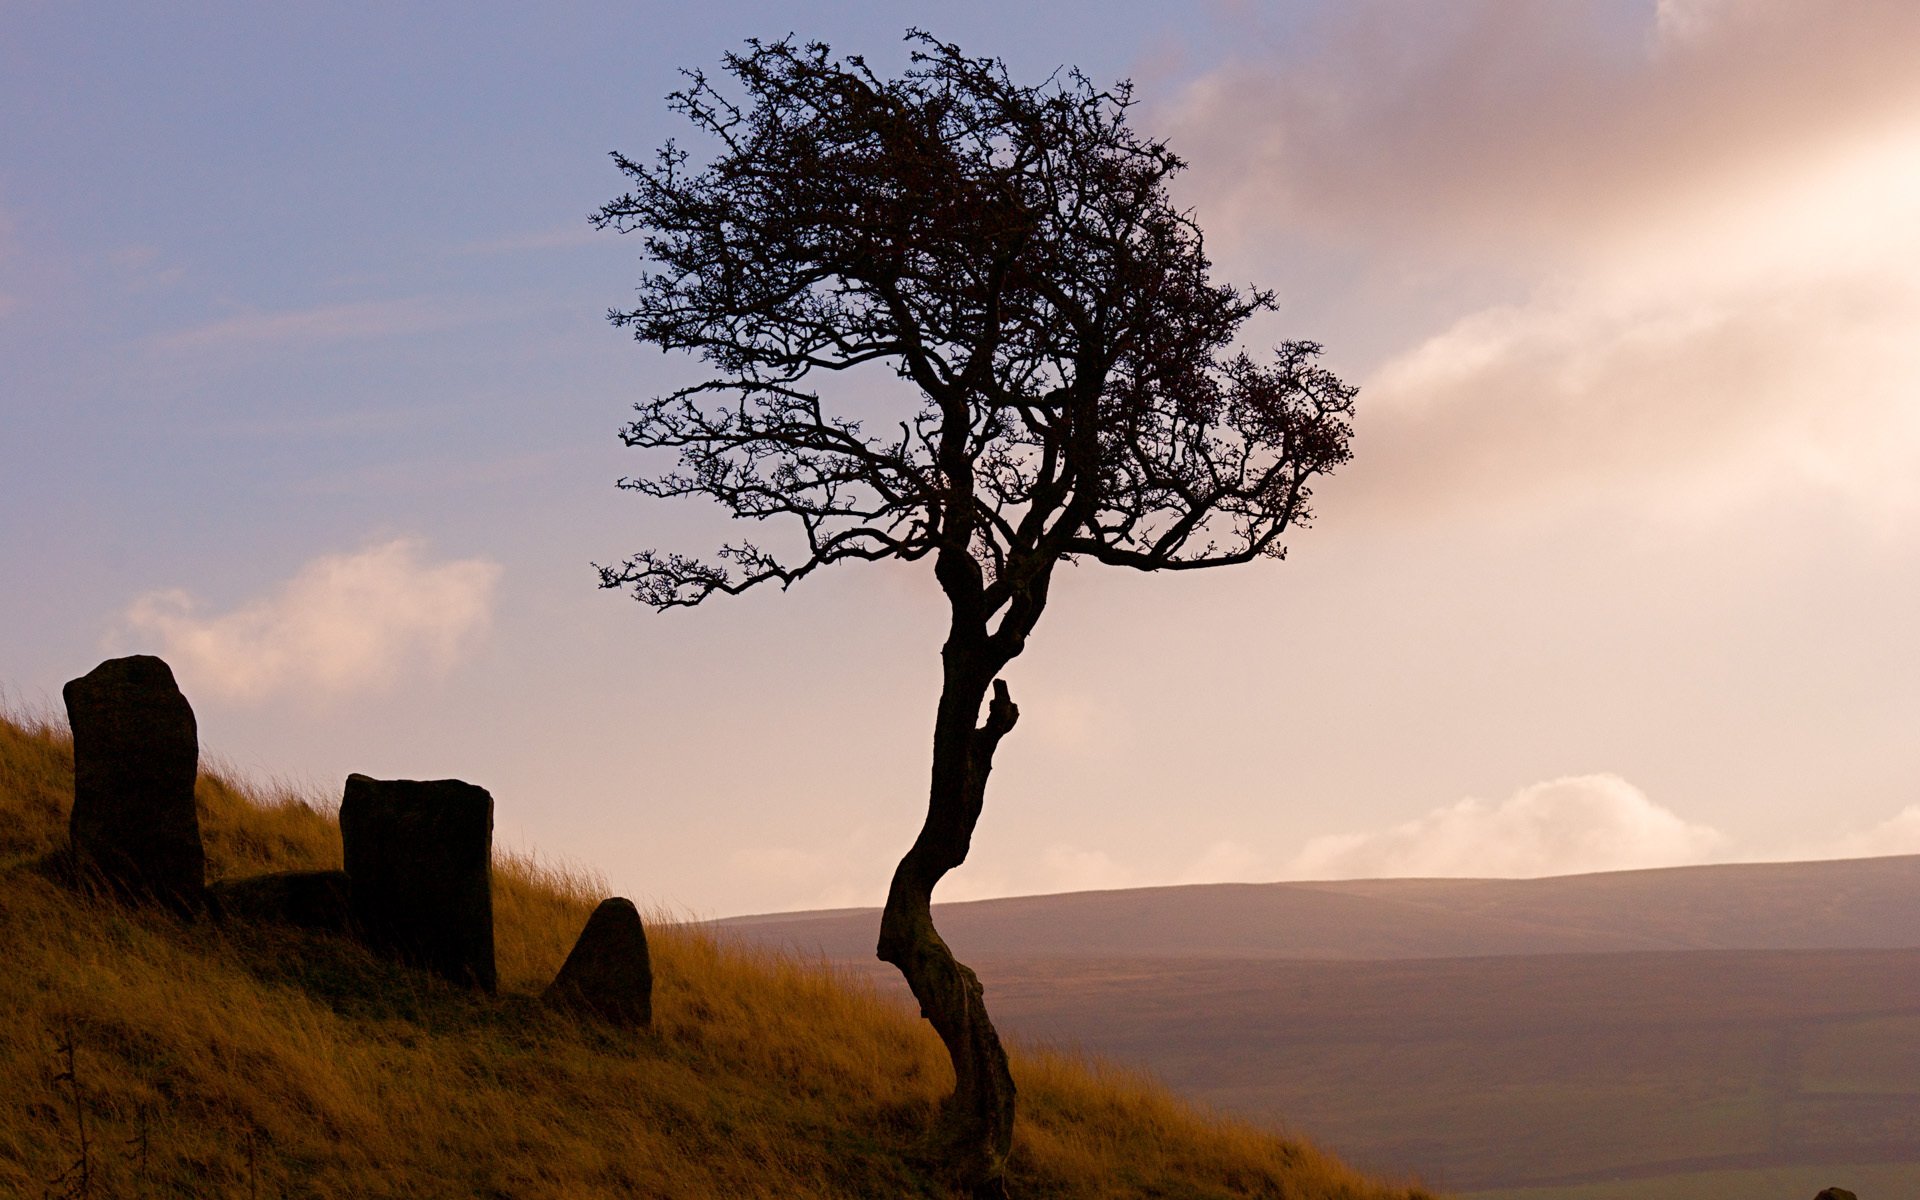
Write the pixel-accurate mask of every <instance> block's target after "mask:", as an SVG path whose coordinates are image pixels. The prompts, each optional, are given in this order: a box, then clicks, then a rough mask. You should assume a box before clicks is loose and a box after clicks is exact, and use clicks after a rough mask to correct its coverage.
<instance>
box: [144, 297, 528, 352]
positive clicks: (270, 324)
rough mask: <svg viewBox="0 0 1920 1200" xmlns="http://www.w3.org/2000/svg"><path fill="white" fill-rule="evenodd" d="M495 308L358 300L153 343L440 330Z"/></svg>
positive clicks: (279, 340)
mask: <svg viewBox="0 0 1920 1200" xmlns="http://www.w3.org/2000/svg"><path fill="white" fill-rule="evenodd" d="M490 313H491V309H487V310H484V311H483V310H482V308H481V307H480V306H476V305H475V304H473V303H472V302H470V301H469V302H462V301H458V300H448V299H446V298H444V297H432V296H415V297H410V298H406V299H401V300H360V301H354V302H351V303H347V304H323V305H318V306H316V307H313V308H300V309H283V310H281V311H278V312H249V313H241V314H238V315H236V316H231V317H223V318H221V319H220V320H217V321H209V322H206V323H204V324H200V325H195V326H192V327H191V328H187V329H180V330H176V331H174V332H172V333H167V334H161V335H159V336H157V337H155V338H153V339H152V340H151V342H150V343H149V344H150V345H152V346H153V347H154V348H155V349H158V350H160V351H163V352H181V351H201V350H231V349H238V348H246V347H254V346H283V345H290V344H293V345H302V344H304V345H315V344H324V343H330V342H343V341H359V340H363V339H367V338H384V337H402V336H408V335H412V334H421V333H436V332H439V331H441V330H446V329H454V328H458V327H460V326H463V325H467V324H470V323H472V322H474V321H476V320H483V319H485V318H486V317H487V316H488V315H490Z"/></svg>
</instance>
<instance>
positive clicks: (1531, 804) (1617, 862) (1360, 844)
mask: <svg viewBox="0 0 1920 1200" xmlns="http://www.w3.org/2000/svg"><path fill="white" fill-rule="evenodd" d="M1725 840H1726V839H1725V838H1724V837H1723V836H1722V835H1721V834H1720V833H1719V832H1718V831H1716V830H1714V829H1711V828H1709V827H1707V826H1704V825H1695V824H1691V823H1689V822H1687V821H1685V820H1682V819H1681V818H1680V817H1679V816H1677V815H1675V814H1674V813H1673V812H1671V811H1670V810H1668V809H1665V808H1662V807H1661V806H1660V805H1658V804H1655V803H1654V802H1653V801H1651V800H1649V799H1648V798H1647V797H1646V795H1645V793H1643V792H1641V790H1640V789H1639V788H1637V787H1634V786H1633V785H1632V784H1631V783H1628V782H1627V781H1626V780H1624V779H1622V778H1620V777H1619V776H1617V775H1577V776H1570V777H1567V778H1564V779H1554V780H1549V781H1547V782H1545V783H1536V784H1533V785H1532V786H1530V787H1525V788H1522V789H1520V790H1519V791H1518V792H1515V793H1514V794H1513V795H1512V796H1510V797H1508V798H1507V799H1506V800H1504V801H1502V802H1501V803H1499V804H1490V803H1488V802H1486V801H1484V800H1477V799H1472V798H1468V799H1465V800H1462V801H1460V802H1459V803H1457V804H1454V805H1451V806H1449V807H1446V808H1436V809H1434V810H1433V811H1432V812H1429V813H1427V814H1426V815H1425V816H1423V817H1420V818H1418V819H1417V820H1413V821H1408V822H1406V823H1405V824H1402V825H1396V826H1394V827H1393V828H1391V829H1388V830H1386V831H1384V832H1381V833H1372V834H1339V835H1332V836H1327V837H1319V838H1315V839H1313V840H1312V841H1310V842H1308V843H1307V845H1306V846H1305V848H1303V849H1302V850H1301V851H1300V853H1299V854H1298V855H1297V856H1295V858H1294V860H1293V861H1292V862H1291V863H1290V864H1288V866H1287V868H1286V870H1285V871H1284V872H1283V874H1284V877H1286V878H1290V879H1368V878H1393V877H1416V876H1417V877H1433V876H1454V877H1459V876H1466V877H1492V878H1534V877H1538V876H1542V875H1569V874H1579V873H1583V872H1587V871H1624V870H1633V869H1635V868H1640V867H1672V866H1682V865H1685V864H1688V863H1697V862H1702V861H1704V860H1705V859H1706V858H1707V857H1708V856H1709V855H1711V854H1713V853H1714V851H1715V850H1717V849H1718V848H1719V847H1720V846H1722V845H1723V844H1724V842H1725Z"/></svg>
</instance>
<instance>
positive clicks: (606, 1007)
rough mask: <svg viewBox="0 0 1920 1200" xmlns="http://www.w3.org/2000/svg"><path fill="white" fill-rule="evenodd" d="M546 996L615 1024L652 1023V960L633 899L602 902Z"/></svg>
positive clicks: (564, 1005)
mask: <svg viewBox="0 0 1920 1200" xmlns="http://www.w3.org/2000/svg"><path fill="white" fill-rule="evenodd" d="M541 999H542V1000H544V1001H546V1002H547V1003H548V1004H551V1005H554V1006H555V1007H558V1008H567V1009H572V1010H573V1011H575V1012H584V1013H589V1014H591V1015H593V1016H596V1017H599V1018H600V1019H602V1020H605V1021H611V1022H613V1023H614V1024H616V1025H633V1026H639V1025H651V1024H652V1023H653V964H652V963H651V961H649V959H648V958H647V931H646V927H645V926H643V925H642V924H641V923H640V911H639V910H638V909H636V908H634V906H633V901H631V900H628V899H626V898H625V897H622V896H615V897H613V898H612V899H609V900H602V901H601V902H600V907H598V908H596V909H594V910H593V915H592V916H590V917H588V918H587V927H586V928H585V929H583V930H581V931H580V940H579V941H577V942H575V943H574V944H573V952H572V953H571V954H568V955H567V961H566V962H565V963H563V964H561V966H560V974H558V975H556V976H555V977H554V980H553V983H551V984H550V985H548V987H547V990H546V992H545V994H543V995H542V996H541Z"/></svg>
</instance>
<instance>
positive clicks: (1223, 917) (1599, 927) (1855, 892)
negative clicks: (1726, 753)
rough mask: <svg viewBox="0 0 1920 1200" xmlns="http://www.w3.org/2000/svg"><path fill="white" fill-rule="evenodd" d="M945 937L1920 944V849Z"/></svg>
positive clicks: (1034, 943)
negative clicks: (1879, 855) (1898, 853)
mask: <svg viewBox="0 0 1920 1200" xmlns="http://www.w3.org/2000/svg"><path fill="white" fill-rule="evenodd" d="M935 910H936V915H937V918H938V920H939V922H940V928H941V930H942V931H943V932H944V933H945V935H946V938H947V940H948V942H949V943H950V944H951V945H952V946H953V947H954V949H955V952H956V953H959V954H960V955H962V956H963V957H964V956H966V955H968V954H975V955H979V954H1014V955H1027V956H1034V957H1050V958H1071V957H1094V958H1102V957H1108V958H1110V957H1116V956H1118V957H1150V958H1298V959H1348V960H1368V961H1371V960H1380V959H1397V958H1461V957H1468V956H1476V957H1477V956H1483V955H1498V954H1583V953H1595V952H1604V951H1623V950H1842V949H1846V950H1876V949H1895V948H1901V947H1920V855H1903V856H1899V857H1892V858H1863V859H1847V860H1841V861H1836V862H1802V863H1740V864H1730V865H1723V866H1707V867H1668V868H1663V869H1659V870H1648V871H1611V872H1605V873H1601V874H1594V875H1568V876H1560V877H1556V878H1550V879H1362V880H1343V881H1338V882H1328V883H1319V882H1315V883H1213V884H1194V885H1189V886H1185V887H1157V888H1128V889H1122V890H1117V891H1104V892H1069V893H1064V894H1060V895H1052V896H1019V897H1012V898H1008V899H1003V900H974V901H968V902H965V903H960V904H942V905H936V906H935ZM878 920H879V915H878V910H875V909H835V910H830V911H822V912H802V913H775V914H770V915H767V916H753V917H734V918H731V919H729V920H726V921H722V922H719V925H720V926H721V927H722V928H725V929H728V930H730V931H733V932H736V933H740V934H743V935H746V936H749V937H752V938H754V939H755V940H758V941H764V942H767V943H770V944H775V945H785V946H790V947H792V948H794V949H797V950H800V951H802V952H804V953H808V954H824V955H825V956H827V957H828V958H845V959H864V958H866V957H869V956H870V954H871V949H872V948H871V946H869V945H868V943H870V942H871V941H872V940H873V930H874V928H875V926H876V924H877V922H878Z"/></svg>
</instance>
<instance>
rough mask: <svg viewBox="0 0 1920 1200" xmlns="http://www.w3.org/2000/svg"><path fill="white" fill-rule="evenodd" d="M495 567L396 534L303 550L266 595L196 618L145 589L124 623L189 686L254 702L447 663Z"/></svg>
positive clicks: (354, 685)
mask: <svg viewBox="0 0 1920 1200" xmlns="http://www.w3.org/2000/svg"><path fill="white" fill-rule="evenodd" d="M499 577H500V567H499V565H498V564H496V563H493V562H490V561H488V560H486V559H477V558H475V559H463V560H459V561H454V562H441V563H430V562H426V561H424V560H423V559H422V558H421V556H420V545H419V543H418V542H416V541H413V540H410V539H404V538H403V539H398V540H395V541H390V542H386V543H384V544H382V545H377V546H373V547H370V548H369V549H366V550H363V551H361V552H360V553H358V554H342V555H327V556H324V557H321V558H317V559H314V560H313V561H312V562H310V563H308V564H307V565H306V566H304V567H302V568H301V569H300V570H299V571H298V572H297V573H296V574H295V575H294V576H293V578H291V579H289V580H287V582H286V583H285V584H283V585H282V586H281V587H280V588H279V590H278V591H277V592H275V593H274V594H273V595H271V596H268V597H265V598H263V599H260V600H255V601H253V602H251V603H248V604H243V605H241V606H240V607H238V608H236V609H234V610H232V611H231V612H227V613H220V614H213V615H200V614H198V613H197V612H196V609H197V607H198V605H197V604H196V602H195V601H194V599H193V598H192V597H191V596H189V595H188V594H187V593H185V592H182V591H159V592H150V593H148V594H146V595H144V596H141V597H139V598H138V599H136V600H135V601H134V602H133V603H132V604H131V605H130V606H129V607H128V609H127V613H126V626H127V628H128V629H129V630H130V631H132V632H133V633H134V634H136V635H141V636H143V637H146V638H153V639H157V640H158V642H159V645H160V647H161V652H162V653H163V654H164V655H165V656H166V657H167V658H168V659H169V661H170V662H171V663H172V664H173V666H174V667H175V669H176V670H178V671H179V672H180V673H181V674H182V676H183V677H184V678H186V679H188V680H190V681H191V685H192V686H193V687H194V688H196V689H205V690H207V691H211V692H214V693H217V694H219V695H223V696H228V697H233V698H238V699H254V698H258V697H261V696H265V695H269V694H272V693H276V692H284V691H306V692H309V693H318V694H323V695H343V694H346V693H350V692H358V691H365V690H370V689H379V688H384V687H387V686H390V685H392V684H393V683H395V682H397V681H398V680H399V678H400V677H401V676H402V674H403V673H404V672H406V671H407V670H410V669H413V668H415V667H424V668H425V669H427V670H431V671H445V670H447V669H448V668H450V667H451V666H452V665H453V664H454V663H455V662H456V661H457V660H458V659H459V657H460V656H461V654H462V653H463V652H465V651H466V650H467V649H468V648H469V647H470V646H471V645H472V644H473V642H474V641H475V639H476V638H478V637H479V636H480V635H481V634H483V633H484V632H485V630H486V629H487V626H488V624H489V623H490V620H491V616H492V608H493V590H494V585H495V583H496V582H497V581H498V580H499Z"/></svg>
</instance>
